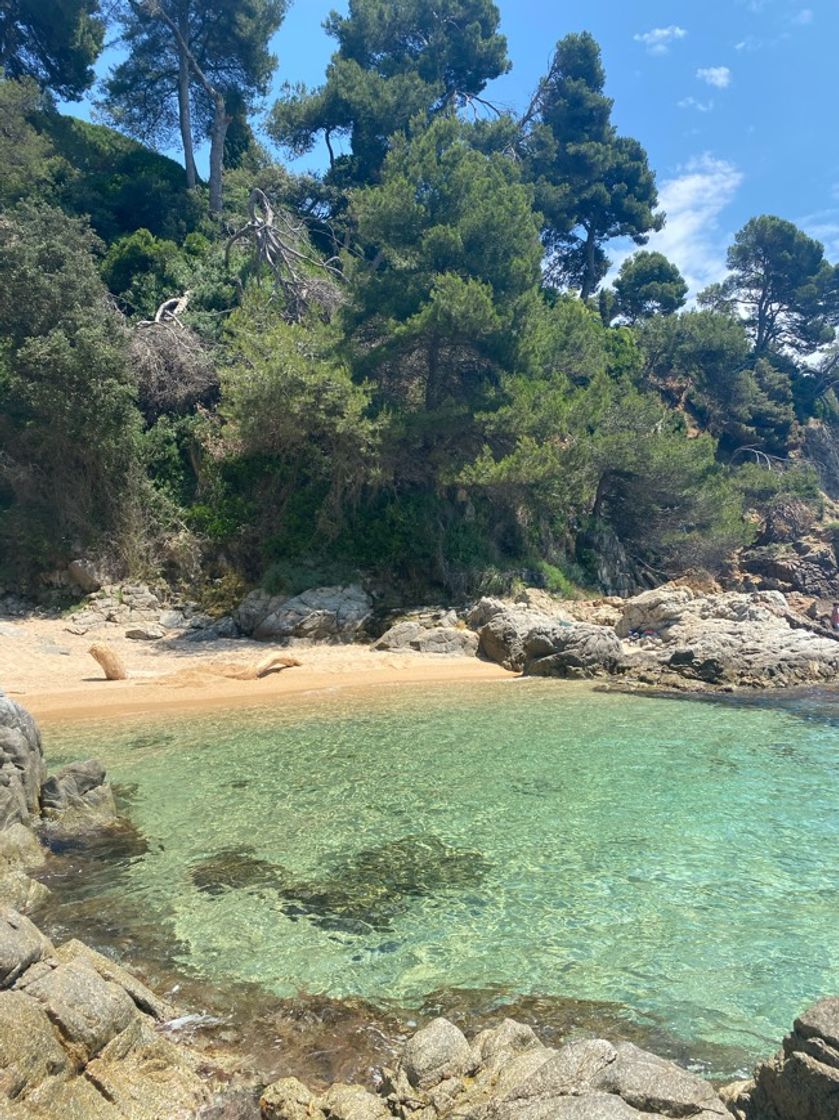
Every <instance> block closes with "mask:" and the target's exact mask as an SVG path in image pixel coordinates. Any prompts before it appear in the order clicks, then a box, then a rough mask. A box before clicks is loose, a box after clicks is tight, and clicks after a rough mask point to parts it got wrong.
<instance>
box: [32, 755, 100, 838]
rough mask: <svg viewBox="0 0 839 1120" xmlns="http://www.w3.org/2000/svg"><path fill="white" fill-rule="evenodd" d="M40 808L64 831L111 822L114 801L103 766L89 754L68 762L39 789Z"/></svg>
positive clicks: (78, 829)
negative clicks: (87, 756) (83, 759)
mask: <svg viewBox="0 0 839 1120" xmlns="http://www.w3.org/2000/svg"><path fill="white" fill-rule="evenodd" d="M41 810H42V813H43V816H44V818H45V819H46V820H48V821H49V822H51V824H52V825H53V826H55V825H57V826H59V827H60V828H61V829H62V830H63V831H65V832H76V831H88V830H92V829H100V828H107V827H109V826H110V825H113V824H115V823H116V820H117V808H116V802H115V801H114V794H113V790H112V789H111V785H110V782H108V780H107V775H106V773H105V767H104V766H103V765H102V763H101V762H99V761H98V760H97V759H95V758H91V759H88V760H87V761H86V762H72V763H71V764H70V765H69V766H65V767H64V768H63V770H59V772H58V773H57V774H54V775H53V776H51V777H49V778H47V780H46V781H45V782H44V785H43V788H42V790H41Z"/></svg>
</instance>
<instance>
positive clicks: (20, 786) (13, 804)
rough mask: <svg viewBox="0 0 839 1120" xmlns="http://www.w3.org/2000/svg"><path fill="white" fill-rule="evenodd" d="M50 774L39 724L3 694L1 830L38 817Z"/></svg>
mask: <svg viewBox="0 0 839 1120" xmlns="http://www.w3.org/2000/svg"><path fill="white" fill-rule="evenodd" d="M45 774H46V766H45V764H44V752H43V750H42V748H41V736H40V734H39V733H38V728H37V727H36V725H35V721H34V720H33V719H32V717H31V716H30V715H29V713H28V712H27V711H25V710H24V709H23V708H21V707H20V706H19V705H18V704H16V703H15V702H14V700H10V699H9V698H8V697H7V696H3V695H2V694H0V829H3V828H7V827H8V826H9V825H12V824H15V823H16V822H21V823H23V824H29V823H30V821H31V818H32V817H33V816H35V815H37V812H38V801H39V797H40V793H41V784H42V782H43V780H44V777H45Z"/></svg>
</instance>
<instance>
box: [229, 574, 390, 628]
mask: <svg viewBox="0 0 839 1120" xmlns="http://www.w3.org/2000/svg"><path fill="white" fill-rule="evenodd" d="M372 605H373V601H372V599H371V598H370V596H369V595H368V594H367V592H366V591H365V590H364V589H363V588H362V587H360V586H359V585H358V584H350V585H349V586H347V587H316V588H313V589H312V590H310V591H304V592H303V593H302V595H296V596H295V597H294V598H292V599H286V600H285V601H284V602H283V603H282V605H281V606H279V607H278V608H277V609H275V610H272V611H270V613H268V614H267V615H265V616H264V617H263V618H261V619H260V620H259V621H258V622H257V624H256V625H255V626H254V627H253V630H252V634H253V637H254V638H256V639H257V640H258V641H289V640H292V639H298V640H309V641H327V642H328V641H333V642H351V641H353V639H354V638H355V637H356V634H357V632H358V630H359V628H360V627H361V625H362V623H363V622H364V620H365V619H366V618H367V616H368V615H369V613H370V611H371V609H372ZM243 606H244V604H243ZM242 617H243V616H242V613H241V610H240V612H238V613H236V612H234V618H235V619H236V621H237V623H238V625H239V626H242V621H241V619H242ZM242 628H243V629H244V627H243V626H242ZM246 632H247V631H246Z"/></svg>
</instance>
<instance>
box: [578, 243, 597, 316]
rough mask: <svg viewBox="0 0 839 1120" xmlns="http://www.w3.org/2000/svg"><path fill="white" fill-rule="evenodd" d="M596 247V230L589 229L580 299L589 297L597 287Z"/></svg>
mask: <svg viewBox="0 0 839 1120" xmlns="http://www.w3.org/2000/svg"><path fill="white" fill-rule="evenodd" d="M595 248H596V246H595V241H594V230H591V229H590V230H587V231H586V244H585V250H586V262H585V268H584V269H583V280H582V284H581V285H580V299H582V300H586V299H588V297H589V296H590V295H591V293H592V292H593V291H594V287H595V283H594V250H595Z"/></svg>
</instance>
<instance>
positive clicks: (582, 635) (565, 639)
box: [522, 622, 624, 677]
mask: <svg viewBox="0 0 839 1120" xmlns="http://www.w3.org/2000/svg"><path fill="white" fill-rule="evenodd" d="M522 644H523V652H524V671H525V673H526V674H528V675H529V676H536V677H595V676H598V675H601V674H603V673H617V672H619V671H620V670H621V668H622V667H623V662H624V658H623V648H622V646H621V643H620V639H619V638H618V636H617V634H616V633H615V632H614V630H611V629H610V628H609V627H607V626H594V625H592V624H590V623H586V622H579V623H577V624H576V625H569V624H566V623H559V624H556V623H552V624H549V625H547V626H544V625H543V626H537V627H535V628H534V629H532V630H531V631H530V632H529V633H528V634H527V636H526V637H525V639H524V641H523V643H522Z"/></svg>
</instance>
